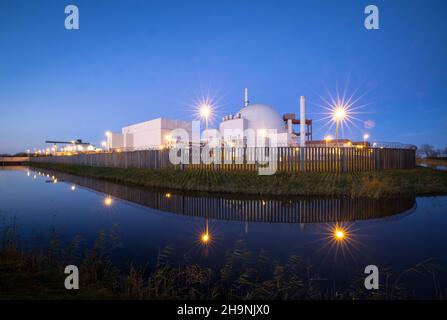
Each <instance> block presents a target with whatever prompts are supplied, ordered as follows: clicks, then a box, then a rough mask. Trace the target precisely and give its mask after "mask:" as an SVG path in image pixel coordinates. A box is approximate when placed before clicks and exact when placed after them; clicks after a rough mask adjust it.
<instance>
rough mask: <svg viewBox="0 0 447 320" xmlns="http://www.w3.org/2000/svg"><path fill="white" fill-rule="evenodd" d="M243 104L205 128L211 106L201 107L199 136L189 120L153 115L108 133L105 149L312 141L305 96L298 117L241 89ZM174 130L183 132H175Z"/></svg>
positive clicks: (298, 108) (302, 142)
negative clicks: (214, 125)
mask: <svg viewBox="0 0 447 320" xmlns="http://www.w3.org/2000/svg"><path fill="white" fill-rule="evenodd" d="M244 93H245V94H244V103H243V107H242V108H241V109H240V110H239V111H238V112H236V113H234V114H229V115H226V116H224V117H223V118H222V121H221V122H220V123H219V125H218V129H209V128H208V116H209V113H210V112H211V110H210V109H211V108H212V106H203V107H204V108H209V109H206V110H205V112H204V113H205V117H206V119H205V122H206V127H205V130H204V131H203V134H202V138H199V139H200V140H199V141H195V140H194V138H193V126H192V122H188V121H182V120H175V119H165V118H157V119H153V120H149V121H145V122H141V123H137V124H133V125H129V126H126V127H123V128H122V130H121V132H120V133H114V132H108V133H107V134H106V135H107V141H106V147H107V149H109V150H120V151H135V150H145V149H163V148H167V147H173V146H178V145H179V144H182V145H185V144H188V145H190V144H193V143H199V142H200V144H201V145H210V146H219V145H221V146H223V145H226V146H231V147H256V146H259V145H262V146H269V145H274V146H278V147H291V146H305V145H306V143H309V142H310V141H311V140H312V120H311V119H306V98H305V97H304V96H301V97H300V100H299V101H300V102H299V105H298V104H297V106H296V110H297V111H299V118H296V114H295V113H294V112H292V113H286V114H284V115H282V116H281V115H280V113H278V111H277V110H276V109H275V108H274V107H272V106H269V105H266V104H261V103H250V101H249V98H248V89H245V92H244ZM298 127H299V128H298ZM177 129H181V130H182V131H183V132H185V133H187V136H188V137H189V140H188V141H185V135H182V136H180V135H178V131H179V130H177Z"/></svg>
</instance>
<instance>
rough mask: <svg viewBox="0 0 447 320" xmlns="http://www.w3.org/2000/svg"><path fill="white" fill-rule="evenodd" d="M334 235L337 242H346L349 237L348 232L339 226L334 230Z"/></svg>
mask: <svg viewBox="0 0 447 320" xmlns="http://www.w3.org/2000/svg"><path fill="white" fill-rule="evenodd" d="M333 235H334V239H335V240H336V241H344V240H346V237H347V233H346V230H344V229H343V228H341V227H339V226H336V227H335V228H334V234H333Z"/></svg>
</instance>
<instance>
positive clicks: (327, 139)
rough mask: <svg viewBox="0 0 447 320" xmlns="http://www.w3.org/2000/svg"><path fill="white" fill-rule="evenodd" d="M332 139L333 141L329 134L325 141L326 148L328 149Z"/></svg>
mask: <svg viewBox="0 0 447 320" xmlns="http://www.w3.org/2000/svg"><path fill="white" fill-rule="evenodd" d="M332 139H333V137H332V136H331V135H329V134H328V135H326V136H324V141H325V142H326V147H327V145H328V143H329V142H331V141H332Z"/></svg>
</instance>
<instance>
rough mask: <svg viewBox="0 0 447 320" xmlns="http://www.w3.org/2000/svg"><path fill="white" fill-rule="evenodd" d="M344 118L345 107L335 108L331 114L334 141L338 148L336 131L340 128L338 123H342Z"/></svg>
mask: <svg viewBox="0 0 447 320" xmlns="http://www.w3.org/2000/svg"><path fill="white" fill-rule="evenodd" d="M345 118H346V107H345V106H343V105H339V106H337V107H336V108H335V109H334V111H333V114H332V120H333V121H335V140H336V142H337V146H338V129H339V127H340V123H341V122H342V121H344V120H345Z"/></svg>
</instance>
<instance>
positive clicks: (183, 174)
mask: <svg viewBox="0 0 447 320" xmlns="http://www.w3.org/2000/svg"><path fill="white" fill-rule="evenodd" d="M32 166H35V167H39V168H43V169H52V170H56V171H63V172H66V173H70V174H74V175H80V176H85V177H91V178H97V179H105V180H108V181H112V182H119V183H125V184H132V185H137V186H143V187H155V188H162V189H168V190H187V191H205V192H219V193H238V194H252V195H253V194H259V195H295V196H351V197H392V196H399V195H406V196H408V195H441V194H447V172H443V171H436V170H433V169H428V168H415V169H412V170H387V171H379V172H356V173H343V174H335V173H316V172H308V173H296V174H286V173H276V174H275V175H272V176H259V175H258V174H257V172H229V171H225V172H219V171H213V172H206V171H199V170H189V171H177V170H149V169H120V168H103V167H88V166H77V165H61V164H37V163H33V164H32Z"/></svg>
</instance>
